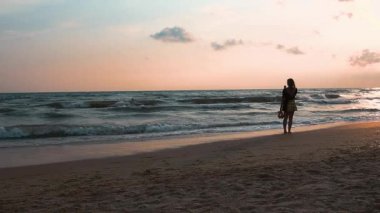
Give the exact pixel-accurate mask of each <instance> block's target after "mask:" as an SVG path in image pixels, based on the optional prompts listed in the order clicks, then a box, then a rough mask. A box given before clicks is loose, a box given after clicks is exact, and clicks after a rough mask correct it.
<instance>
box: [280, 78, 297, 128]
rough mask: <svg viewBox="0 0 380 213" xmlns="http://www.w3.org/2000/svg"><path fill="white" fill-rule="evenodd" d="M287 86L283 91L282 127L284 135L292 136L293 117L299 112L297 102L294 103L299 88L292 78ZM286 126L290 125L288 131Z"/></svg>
mask: <svg viewBox="0 0 380 213" xmlns="http://www.w3.org/2000/svg"><path fill="white" fill-rule="evenodd" d="M287 84H288V87H286V86H284V90H282V102H281V110H282V111H283V112H284V120H283V122H282V125H283V127H284V134H287V133H288V134H291V133H292V124H293V115H294V112H295V111H297V106H296V102H295V101H294V100H295V98H296V95H297V87H296V84H295V83H294V80H293V79H291V78H289V79H288V80H287ZM288 120H289V122H288ZM286 125H288V130H286Z"/></svg>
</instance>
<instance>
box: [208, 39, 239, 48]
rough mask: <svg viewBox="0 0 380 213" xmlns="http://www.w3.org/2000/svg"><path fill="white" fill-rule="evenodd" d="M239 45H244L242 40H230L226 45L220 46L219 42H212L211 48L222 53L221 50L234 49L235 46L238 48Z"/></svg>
mask: <svg viewBox="0 0 380 213" xmlns="http://www.w3.org/2000/svg"><path fill="white" fill-rule="evenodd" d="M237 45H243V41H242V40H241V39H240V40H236V39H229V40H226V41H225V42H224V43H222V44H219V43H217V42H212V43H211V47H212V48H213V49H214V50H215V51H220V50H225V49H226V48H229V47H233V46H237Z"/></svg>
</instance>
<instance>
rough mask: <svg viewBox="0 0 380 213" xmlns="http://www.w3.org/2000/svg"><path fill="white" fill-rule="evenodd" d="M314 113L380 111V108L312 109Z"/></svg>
mask: <svg viewBox="0 0 380 213" xmlns="http://www.w3.org/2000/svg"><path fill="white" fill-rule="evenodd" d="M311 112H313V113H355V112H380V109H376V108H357V109H345V110H317V111H311Z"/></svg>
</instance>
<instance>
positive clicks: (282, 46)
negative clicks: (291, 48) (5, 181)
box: [276, 44, 285, 50]
mask: <svg viewBox="0 0 380 213" xmlns="http://www.w3.org/2000/svg"><path fill="white" fill-rule="evenodd" d="M276 48H277V49H278V50H282V49H284V48H285V47H284V45H282V44H277V46H276Z"/></svg>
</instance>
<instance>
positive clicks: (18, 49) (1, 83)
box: [0, 0, 380, 92]
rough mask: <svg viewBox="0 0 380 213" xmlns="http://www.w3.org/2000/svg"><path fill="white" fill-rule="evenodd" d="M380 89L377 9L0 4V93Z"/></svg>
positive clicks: (136, 2)
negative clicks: (291, 86) (288, 85)
mask: <svg viewBox="0 0 380 213" xmlns="http://www.w3.org/2000/svg"><path fill="white" fill-rule="evenodd" d="M287 78H293V79H294V80H295V81H296V84H297V86H298V87H300V88H320V87H322V88H335V87H380V1H378V0H308V1H305V0H154V1H151V0H2V1H0V92H49V91H127V90H209V89H260V88H279V89H281V88H282V87H283V85H284V84H285V82H286V79H287Z"/></svg>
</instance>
